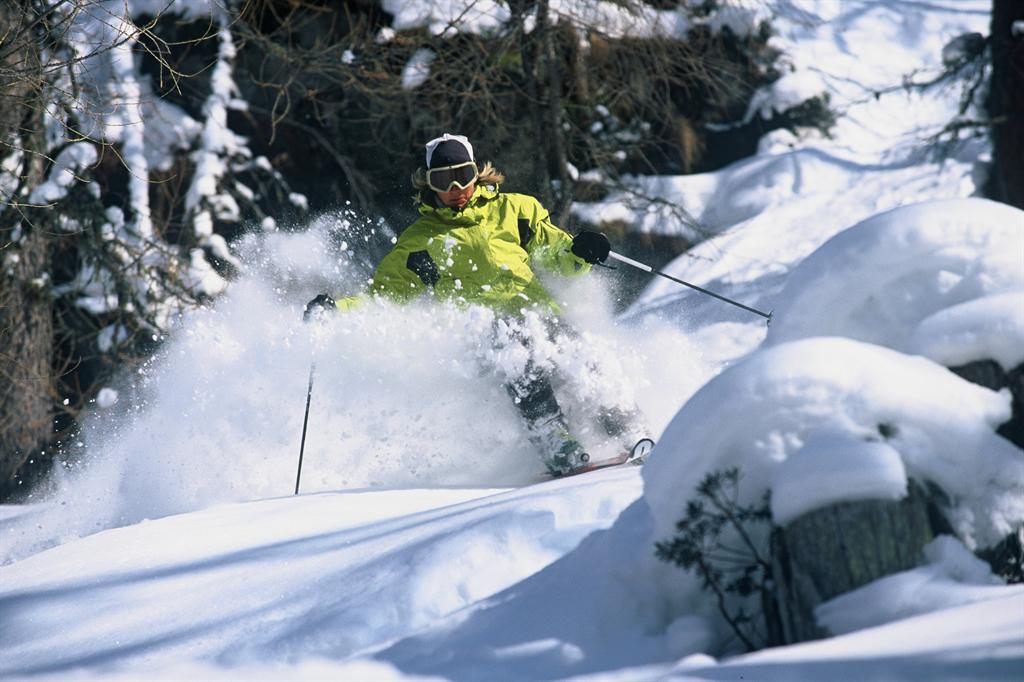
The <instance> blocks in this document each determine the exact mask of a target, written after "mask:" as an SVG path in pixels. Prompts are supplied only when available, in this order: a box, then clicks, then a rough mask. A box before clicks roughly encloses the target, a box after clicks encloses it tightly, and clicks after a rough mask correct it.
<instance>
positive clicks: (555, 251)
mask: <svg viewBox="0 0 1024 682" xmlns="http://www.w3.org/2000/svg"><path fill="white" fill-rule="evenodd" d="M523 213H525V214H526V215H523ZM520 215H521V220H523V219H527V220H529V229H530V230H531V231H532V232H533V234H532V235H530V236H529V239H527V240H526V243H525V248H526V251H527V253H529V254H530V259H531V260H532V261H533V262H534V263H537V264H538V265H540V266H541V267H543V268H544V269H546V270H550V271H551V272H557V273H558V274H560V275H565V276H567V277H569V276H573V275H581V274H583V273H585V272H589V270H590V264H589V263H587V262H586V261H585V260H583V259H582V258H580V257H578V256H576V255H575V254H574V253H573V252H572V250H571V249H572V237H571V236H570V235H569V234H568V233H567V232H565V231H564V230H562V229H561V228H559V227H557V226H556V225H555V224H554V223H552V222H551V216H550V215H549V214H548V212H547V210H546V209H545V208H544V207H543V206H542V205H541V204H540V202H539V201H537V200H536V199H533V198H532V197H530V201H529V202H527V203H526V205H525V206H524V207H523V212H522V213H521V214H520Z"/></svg>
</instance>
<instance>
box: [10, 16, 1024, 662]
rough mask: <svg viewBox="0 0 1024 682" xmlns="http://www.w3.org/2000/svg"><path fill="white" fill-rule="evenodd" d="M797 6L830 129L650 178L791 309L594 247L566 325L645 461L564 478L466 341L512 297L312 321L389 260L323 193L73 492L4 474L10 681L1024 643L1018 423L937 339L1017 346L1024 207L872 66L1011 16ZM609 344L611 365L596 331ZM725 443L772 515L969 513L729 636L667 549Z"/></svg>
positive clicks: (199, 323) (125, 398)
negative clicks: (766, 634) (302, 228)
mask: <svg viewBox="0 0 1024 682" xmlns="http://www.w3.org/2000/svg"><path fill="white" fill-rule="evenodd" d="M410 4H412V3H410ZM778 7H780V8H782V10H783V11H782V16H780V17H779V18H778V19H777V20H776V27H777V29H778V30H779V31H780V33H781V35H780V37H779V39H778V40H779V41H780V43H781V44H782V45H783V47H784V48H785V50H786V52H787V53H788V54H789V55H790V58H791V60H792V63H793V65H794V72H793V75H792V80H791V82H790V83H789V84H788V85H787V84H783V85H780V86H779V87H778V91H777V92H774V93H766V95H765V97H764V98H762V99H761V100H760V105H761V106H771V103H772V102H773V101H778V102H784V101H785V100H786V96H787V93H788V92H791V91H793V90H796V91H800V92H804V91H806V90H807V88H808V85H807V84H808V83H812V84H815V85H817V86H820V87H823V88H827V89H828V91H829V92H830V93H831V95H832V100H833V104H834V105H836V106H838V107H840V108H841V109H843V110H844V111H845V112H846V115H845V116H844V117H843V118H841V119H840V123H839V125H838V127H837V129H836V132H835V135H834V137H833V139H824V138H820V137H816V136H810V135H809V136H807V137H805V138H803V139H798V138H796V137H793V136H788V137H787V136H786V135H783V134H775V135H772V136H770V138H769V139H766V140H765V141H764V142H763V144H762V151H761V153H760V154H759V155H758V156H757V157H755V158H752V159H748V160H745V161H742V162H739V163H737V164H734V165H732V166H730V167H728V168H725V169H723V170H722V171H720V172H717V173H713V174H708V175H705V176H697V177H684V178H661V179H655V180H651V181H649V182H651V183H653V184H656V185H660V187H661V191H662V192H663V193H674V195H675V196H677V197H683V198H684V200H685V202H686V205H687V208H688V210H690V212H691V213H692V214H694V215H698V216H700V217H701V219H702V221H703V222H704V223H705V224H706V225H709V226H711V227H713V228H714V231H715V232H716V233H717V236H716V237H714V238H712V239H710V240H708V241H707V242H705V243H703V244H702V245H700V246H699V247H698V248H697V249H696V250H695V253H693V254H692V255H689V256H684V257H682V258H680V259H679V260H678V261H676V262H675V263H673V264H672V266H671V267H670V268H668V269H669V270H670V271H671V272H672V273H673V274H674V275H676V276H678V277H682V278H684V279H686V280H687V281H691V282H694V283H696V284H699V285H702V286H706V287H708V288H710V289H712V290H714V291H718V292H720V293H723V294H725V295H727V296H730V297H732V298H735V299H737V300H740V301H743V302H744V303H747V304H749V305H755V306H757V307H759V308H762V309H766V310H767V309H771V310H774V318H773V323H772V326H771V328H770V329H766V327H765V325H764V322H763V320H762V319H760V318H758V317H756V316H753V315H750V314H748V313H745V312H743V311H740V310H738V309H734V308H732V307H730V306H727V305H725V304H723V303H721V302H720V301H715V300H713V299H709V298H707V297H704V296H702V295H701V294H699V293H696V292H693V291H691V290H688V289H685V288H680V287H679V286H678V285H675V284H673V283H671V282H667V281H654V282H652V285H651V287H650V288H649V289H648V290H647V291H646V292H645V293H644V294H643V296H642V298H641V299H640V300H639V301H638V302H637V303H636V304H635V305H634V306H633V307H632V308H631V309H630V310H629V311H627V314H626V315H624V316H623V317H622V318H620V319H617V320H614V319H612V318H611V316H610V313H609V305H608V304H607V297H606V295H605V292H603V291H602V290H601V287H600V283H599V282H597V281H595V280H594V279H591V280H589V281H586V282H580V283H575V284H573V285H572V286H569V287H566V288H564V289H561V290H560V292H559V295H560V297H562V298H564V299H566V301H567V302H568V303H569V308H570V309H571V310H572V311H573V313H572V315H573V317H574V319H575V321H576V322H577V324H578V326H580V327H581V328H582V329H583V330H584V334H583V336H582V337H581V339H579V340H578V341H576V342H574V343H573V344H570V345H569V346H568V347H565V348H552V349H549V350H550V352H551V354H552V359H553V360H554V361H556V362H558V363H559V364H560V365H562V366H563V367H564V368H566V370H567V371H566V374H567V375H568V384H567V385H566V386H565V387H564V388H565V390H567V391H569V392H572V393H573V394H574V395H577V396H583V397H584V398H585V397H587V396H588V392H591V391H596V390H598V389H597V388H595V386H596V385H598V384H601V385H603V386H605V387H608V386H611V387H613V388H614V389H615V390H618V391H622V392H624V393H633V394H635V396H636V398H637V400H638V402H639V404H640V406H641V408H642V409H643V411H644V413H645V415H646V417H647V420H648V423H649V426H650V428H651V431H652V435H654V436H656V437H658V440H659V443H658V446H657V447H656V449H655V451H654V453H653V454H652V456H651V458H650V460H649V462H648V463H647V464H646V465H645V466H644V467H643V468H642V469H641V468H626V469H614V470H606V471H601V472H596V473H593V474H588V475H585V476H580V477H576V478H571V479H568V480H559V481H549V482H536V481H537V479H538V475H539V473H540V465H539V462H538V461H537V460H536V456H535V455H534V454H533V453H530V452H528V451H526V449H525V448H524V440H523V434H522V432H521V427H520V425H519V423H518V419H517V417H516V414H515V411H514V409H513V408H512V407H511V405H510V404H509V402H508V400H507V397H506V396H505V395H504V391H503V389H502V388H501V387H500V385H496V382H494V380H493V377H490V376H488V375H486V374H483V375H482V374H481V371H480V363H479V361H478V360H477V358H476V357H475V355H474V354H475V353H476V352H478V341H477V339H479V337H480V336H481V334H482V332H483V330H485V329H488V328H489V325H490V321H489V319H487V317H486V315H482V314H481V313H479V312H472V311H470V312H465V311H458V310H453V309H443V310H440V311H439V310H436V309H433V310H432V309H428V308H425V307H424V308H420V307H413V308H408V309H403V310H401V311H399V310H396V309H394V308H390V307H388V306H386V305H380V306H368V307H367V308H365V309H362V310H359V311H355V312H353V313H351V314H349V315H346V316H344V318H341V319H336V320H333V321H331V322H329V323H327V324H324V325H302V324H300V323H298V318H299V316H300V309H301V304H302V302H303V301H305V300H307V299H308V298H309V294H310V293H311V292H315V291H316V290H317V288H318V287H320V286H322V285H323V283H324V282H326V281H328V280H332V281H335V282H336V281H338V280H341V281H343V282H346V283H348V284H350V285H355V284H356V283H357V282H358V280H359V279H360V278H361V277H363V276H364V273H362V272H361V271H359V270H358V268H355V267H354V266H352V265H351V261H350V260H349V259H347V258H346V256H345V254H347V253H349V252H348V251H346V252H342V258H341V260H338V258H337V255H336V252H334V251H332V250H331V249H330V248H329V247H328V246H326V241H327V240H325V239H324V238H323V235H324V233H325V231H326V230H327V228H328V227H329V225H318V226H317V227H316V228H315V229H313V230H311V231H310V232H308V233H305V234H299V235H294V234H293V235H286V234H274V235H271V236H269V237H268V238H267V239H266V240H265V241H263V242H261V243H259V244H255V243H254V244H249V245H247V246H246V247H245V248H244V249H243V252H244V253H243V254H242V256H243V260H244V261H245V262H246V263H247V264H248V265H247V267H248V272H249V274H248V275H247V276H246V277H245V278H244V279H243V280H242V281H240V282H238V283H236V284H234V285H232V287H231V289H230V290H229V292H228V293H227V295H226V296H225V297H224V298H222V299H221V300H220V301H218V303H217V304H216V305H215V306H214V307H213V308H211V309H209V310H204V311H199V312H198V313H196V314H194V315H192V316H191V317H190V318H189V319H187V320H186V321H185V322H184V324H183V325H182V327H181V328H180V330H179V332H178V334H177V336H176V337H175V338H173V339H172V340H171V341H170V342H169V343H168V344H167V346H166V348H165V350H164V351H163V352H162V353H161V355H160V357H158V358H156V359H155V360H154V361H153V362H152V363H151V364H150V365H148V366H147V367H145V368H143V369H142V370H141V371H140V372H139V373H137V374H135V375H133V376H129V377H125V378H124V379H123V381H122V383H121V384H119V385H117V386H112V387H110V390H109V391H107V392H105V393H104V394H102V399H101V400H99V401H98V404H97V406H96V407H97V409H96V414H95V416H94V418H93V419H92V420H91V421H90V422H89V424H88V427H87V429H86V431H85V433H84V434H83V437H82V444H81V446H80V448H79V450H80V451H81V452H80V455H79V456H78V457H76V460H77V461H76V463H75V464H74V465H73V466H71V467H69V468H68V469H67V470H66V471H64V472H63V473H62V475H61V476H60V477H58V478H57V479H56V480H55V481H54V482H53V483H52V486H51V488H50V489H49V490H48V491H46V492H44V493H40V494H39V495H37V496H36V498H35V499H34V500H33V501H32V502H30V503H29V504H25V505H18V506H6V507H0V558H2V561H3V563H4V564H5V565H3V566H0V676H3V677H4V678H5V679H6V678H20V677H33V678H36V677H41V678H51V679H76V678H80V679H93V678H101V679H112V680H115V679H125V680H127V679H140V678H144V679H168V680H169V679H182V678H186V677H187V678H194V679H214V680H220V679H252V678H257V679H282V680H284V679H310V680H315V679H359V680H363V679H365V680H374V679H395V678H406V679H418V678H421V677H422V678H440V679H459V680H471V679H480V680H489V679H503V680H533V679H565V678H579V679H598V678H599V679H602V680H650V679H670V680H714V679H767V680H776V679H814V680H821V679H840V678H841V679H886V680H892V679H902V680H920V679H948V680H964V679H1006V680H1009V679H1019V678H1020V677H1021V676H1022V675H1024V587H1020V586H1006V585H1003V584H1001V583H1000V581H999V580H998V579H997V578H995V577H994V576H992V575H991V574H990V572H989V570H988V567H987V566H986V565H985V564H983V563H982V562H980V561H979V560H978V559H976V558H975V557H974V556H973V555H972V554H971V553H970V552H969V551H968V548H967V547H968V546H969V547H971V548H974V547H978V546H986V545H988V544H991V543H992V542H993V541H994V540H997V539H999V538H1001V537H1002V536H1003V535H1004V534H1005V533H1006V532H1008V531H1009V530H1010V529H1011V528H1013V527H1015V526H1018V525H1019V524H1021V522H1022V521H1024V492H1022V491H1024V453H1022V452H1021V450H1020V449H1018V448H1016V447H1014V446H1013V445H1011V444H1010V443H1008V442H1007V441H1005V440H1003V439H1002V438H1000V437H998V436H996V435H995V434H994V428H995V426H996V425H998V424H999V423H1001V422H1002V421H1004V420H1005V419H1006V418H1007V417H1008V415H1009V409H1010V408H1009V399H1008V396H1007V395H1006V394H1005V393H995V392H992V391H989V390H987V389H983V388H980V387H977V386H974V385H972V384H969V383H967V382H965V381H963V380H961V379H959V378H958V377H956V376H955V375H953V374H951V373H950V372H948V371H947V370H946V369H944V368H943V367H942V365H941V364H940V363H948V364H951V365H956V364H963V363H965V362H969V361H971V360H975V359H981V358H992V359H995V360H996V361H997V362H999V363H1000V364H1001V365H1003V366H1004V367H1006V368H1010V367H1014V366H1016V365H1018V364H1020V363H1021V362H1022V361H1024V343H1021V340H1022V339H1024V230H1022V229H1021V228H1022V227H1024V213H1022V212H1020V211H1016V210H1015V209H1010V208H1007V207H1005V206H1000V205H996V204H993V203H991V202H987V201H984V200H981V199H968V198H964V197H969V196H971V195H972V194H974V193H976V190H977V185H978V182H979V180H978V178H979V175H978V173H979V165H978V164H977V163H976V161H977V159H978V155H979V154H980V153H982V152H984V149H983V148H979V146H978V145H971V146H968V147H966V148H964V149H962V150H960V152H959V155H958V156H956V157H954V158H952V159H948V160H946V161H944V162H939V161H936V160H935V159H933V158H932V157H930V156H929V155H928V154H927V153H926V150H925V149H924V143H923V140H924V139H925V138H926V137H927V136H928V135H929V134H931V133H934V132H935V130H936V129H937V127H938V126H941V125H942V124H943V123H944V122H945V121H946V120H948V118H949V117H951V116H952V114H953V110H954V107H955V101H956V93H954V92H949V91H940V92H935V93H932V94H930V95H920V94H907V93H905V92H902V91H893V92H888V93H886V94H883V95H881V96H880V97H878V98H876V97H874V96H873V94H872V93H873V90H874V89H881V88H885V87H887V86H891V85H893V84H896V83H899V82H900V80H901V78H902V77H903V76H904V75H906V74H909V73H911V72H912V71H915V70H924V71H927V70H928V69H934V68H936V66H937V64H938V63H939V59H940V57H939V55H940V52H941V48H942V46H943V44H944V43H945V42H946V41H947V40H949V39H951V38H952V37H954V36H956V35H958V34H960V33H962V32H964V31H967V30H974V31H980V32H983V33H985V32H987V22H988V3H987V2H984V1H977V2H971V1H965V2H952V1H951V0H946V1H945V2H929V3H921V2H910V1H907V2H901V1H899V0H890V1H888V2H881V1H878V2H875V1H869V0H863V1H857V0H849V1H844V2H841V3H840V2H830V1H828V0H821V1H819V2H810V1H806V2H799V3H790V2H785V3H782V2H780V3H778ZM787 88H788V89H787ZM755 113H756V112H755ZM648 189H650V188H648ZM911 204H913V205H911ZM582 208H583V209H585V210H587V211H601V210H605V211H608V213H609V215H612V214H614V215H620V216H621V215H622V211H623V210H624V207H623V206H621V205H617V204H615V203H614V200H613V201H612V202H611V203H609V204H606V205H605V206H604V207H603V208H602V207H595V206H588V207H582ZM325 222H326V223H329V222H330V221H329V220H327V221H325ZM321 228H323V229H321ZM638 228H640V229H653V226H651V225H647V224H645V223H643V221H642V220H638ZM612 357H615V358H616V359H617V364H618V371H617V372H612V371H610V370H609V371H606V372H605V374H604V375H603V376H601V377H597V376H595V375H594V373H593V371H592V369H591V368H590V365H589V364H588V363H587V362H583V361H582V359H594V360H597V361H598V363H599V364H602V363H601V361H602V360H604V361H606V362H604V363H603V364H604V365H605V366H607V367H611V366H614V365H615V363H611V362H610V361H609V360H610V358H612ZM314 361H315V363H316V365H315V366H316V371H315V373H314V375H313V378H314V386H313V394H312V395H313V398H312V408H311V411H310V417H309V434H308V437H307V441H306V450H305V455H304V462H303V473H302V491H303V494H302V495H299V496H293V495H292V494H291V493H292V491H293V488H294V486H295V475H296V464H297V461H296V460H297V454H298V444H299V434H300V433H301V430H302V420H303V407H304V406H305V402H304V401H305V396H306V389H307V382H308V380H309V377H310V366H311V363H313V362H314ZM733 465H738V466H740V467H742V470H743V479H742V481H741V485H740V495H741V498H742V499H744V500H756V499H759V498H760V496H761V495H762V494H763V493H764V492H766V491H772V492H773V497H772V508H773V512H774V514H775V516H776V520H778V521H780V522H781V521H782V520H785V519H790V518H794V517H795V516H796V515H798V514H800V513H802V512H803V511H806V510H808V509H813V508H815V507H817V506H820V505H823V504H828V503H830V502H835V501H840V500H846V499H858V498H864V497H869V498H882V499H893V498H898V497H900V496H902V495H903V494H904V493H905V491H906V487H907V483H908V479H910V478H927V479H929V480H932V481H934V482H935V483H937V484H939V485H940V486H941V487H943V489H944V490H945V491H946V492H947V494H949V495H950V497H951V499H952V500H953V504H952V506H951V508H950V511H949V520H950V521H951V523H952V525H953V527H954V528H955V530H956V531H957V533H958V538H953V537H949V536H943V537H940V538H938V539H937V540H935V541H934V542H933V543H931V544H930V545H929V546H928V547H927V548H926V549H925V552H924V556H923V557H922V561H921V565H920V566H919V567H918V568H915V569H913V570H911V571H907V572H904V573H901V574H897V575H894V576H889V577H887V578H885V579H883V580H880V581H877V582H876V583H872V584H870V585H867V586H864V587H863V588H861V589H859V590H856V591H855V592H852V593H849V594H846V595H842V596H841V597H839V598H837V599H835V600H833V601H832V602H829V603H826V604H825V605H823V606H822V608H821V609H820V610H819V612H818V617H819V620H820V622H821V623H822V624H824V625H826V626H827V627H829V628H830V630H831V631H832V632H833V633H836V636H835V637H832V638H829V639H826V640H822V641H819V642H812V643H807V644H803V645H798V646H791V647H781V648H777V649H772V650H766V651H761V652H758V653H754V654H747V655H737V653H736V651H735V648H734V645H733V644H731V643H730V637H729V634H728V632H727V629H726V627H725V626H724V625H723V622H722V621H721V619H720V618H719V617H718V616H717V613H716V609H715V606H714V604H713V602H712V600H711V599H710V597H709V596H708V595H706V594H705V593H703V592H702V591H701V590H700V589H699V586H698V581H697V579H696V578H695V577H694V576H692V575H688V574H685V573H683V572H682V571H680V570H679V569H677V568H674V567H671V566H669V565H667V564H665V563H662V562H660V561H658V560H656V559H655V558H654V543H655V542H657V541H659V540H664V539H666V538H667V537H669V536H671V534H672V533H673V529H674V524H675V522H676V520H678V518H679V517H680V516H681V515H682V512H683V509H684V507H685V503H686V500H687V497H688V496H689V495H691V494H692V491H693V489H694V486H695V485H696V484H697V483H698V482H699V481H700V479H701V478H702V477H703V475H704V474H705V473H707V472H709V471H713V470H716V469H722V468H725V467H728V466H733Z"/></svg>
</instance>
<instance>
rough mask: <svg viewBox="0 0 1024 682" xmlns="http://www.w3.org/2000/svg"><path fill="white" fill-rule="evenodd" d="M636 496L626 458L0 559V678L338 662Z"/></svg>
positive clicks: (578, 534)
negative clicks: (492, 486) (554, 477)
mask: <svg viewBox="0 0 1024 682" xmlns="http://www.w3.org/2000/svg"><path fill="white" fill-rule="evenodd" d="M638 494H639V476H638V472H637V471H636V470H635V469H627V470H621V471H608V472H603V473H602V475H597V476H592V477H586V478H582V479H577V480H573V481H559V482H552V483H548V484H544V485H541V486H536V487H534V488H531V489H528V490H522V491H512V492H502V493H493V492H492V491H484V490H465V491H443V490H429V491H424V490H419V491H417V490H403V491H379V492H370V491H365V492H352V493H324V494H319V495H304V496H300V497H297V498H296V497H288V498H279V499H271V500H265V501H261V502H252V503H245V504H238V505H227V506H221V507H214V508H211V509H207V510H205V511H202V512H193V513H191V514H183V515H180V516H173V517H168V518H165V519H161V520H158V521H151V522H148V523H143V524H138V525H135V526H131V527H127V528H120V529H115V530H109V531H105V532H102V533H98V534H95V535H92V536H90V537H88V538H85V539H83V540H80V541H78V542H74V543H69V544H67V545H62V546H60V547H57V548H54V549H52V550H49V551H46V552H42V553H40V554H36V555H34V556H32V557H30V558H28V559H25V560H23V561H20V562H18V563H15V564H12V565H9V566H4V567H0V613H2V614H3V621H2V623H3V624H2V631H3V636H2V637H0V677H7V676H10V675H18V674H34V673H56V672H60V671H68V670H70V669H74V668H78V667H83V666H86V667H95V666H104V667H114V668H121V667H123V666H126V665H128V666H131V667H132V668H133V669H136V670H155V669H157V668H161V667H165V666H170V665H175V664H180V663H181V662H183V661H206V662H208V663H212V662H214V661H216V662H217V663H218V664H219V665H222V666H228V667H236V666H241V667H243V668H244V667H246V666H254V665H260V664H268V663H276V664H283V663H285V662H289V661H296V660H300V659H307V658H317V657H330V658H333V659H342V658H345V657H347V656H349V655H351V654H352V653H354V652H356V651H358V650H360V649H362V648H364V647H371V646H377V645H379V644H380V643H382V642H387V641H390V640H392V639H394V638H396V637H402V636H404V635H407V634H410V633H412V632H415V631H416V630H418V629H420V628H423V627H425V626H428V625H430V624H431V623H433V622H434V621H436V620H438V619H439V618H441V617H443V616H445V615H447V614H449V613H451V612H453V611H455V610H457V609H459V608H461V607H463V606H466V605H467V604H471V603H474V602H477V601H480V600H482V599H485V598H486V597H488V596H490V595H491V594H493V593H494V592H496V591H498V590H500V589H503V588H505V587H507V586H509V585H511V584H513V583H515V582H517V581H519V580H521V579H522V578H524V577H526V576H528V575H531V574H533V573H535V572H536V571H538V570H540V569H541V568H543V567H544V566H545V565H547V564H549V563H550V562H551V561H553V560H555V559H557V558H558V557H559V556H561V555H563V554H564V553H566V552H567V551H569V550H570V549H571V548H572V547H574V546H575V545H576V543H578V542H579V540H580V539H581V538H582V537H583V536H585V535H587V534H588V533H590V532H591V531H593V530H595V529H599V528H602V527H606V526H607V525H608V524H610V523H611V522H612V520H614V519H615V517H616V516H617V515H618V513H619V511H620V510H621V509H622V508H623V507H624V506H625V505H627V504H628V503H630V502H631V501H632V500H634V499H635V498H636V497H637V495H638ZM145 676H146V675H143V677H145Z"/></svg>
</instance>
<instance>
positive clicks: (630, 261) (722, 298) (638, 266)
mask: <svg viewBox="0 0 1024 682" xmlns="http://www.w3.org/2000/svg"><path fill="white" fill-rule="evenodd" d="M608 255H609V256H611V257H612V258H614V259H615V260H617V261H620V262H622V263H625V264H626V265H631V266H633V267H634V268H636V269H638V270H643V271H644V272H649V273H651V274H652V275H658V276H659V277H664V278H665V279H670V280H672V281H673V282H675V283H677V284H682V285H683V286H687V287H690V288H691V289H696V290H697V291H699V292H700V293H702V294H707V295H708V296H713V297H714V298H717V299H718V300H719V301H725V302H726V303H731V304H732V305H734V306H736V307H737V308H743V309H744V310H746V311H748V312H751V313H754V314H755V315H760V316H761V317H763V318H765V319H766V320H767V321H768V324H771V323H772V313H771V311H768V312H762V311H760V310H758V309H757V308H751V307H750V306H748V305H743V304H742V303H739V302H737V301H734V300H732V299H731V298H726V297H725V296H722V295H720V294H716V293H715V292H713V291H708V290H707V289H705V288H703V287H699V286H697V285H696V284H690V283H689V282H684V281H683V280H681V279H678V278H676V277H673V276H672V275H668V274H665V273H664V272H662V271H661V270H655V269H654V268H652V267H651V266H650V265H645V264H644V263H641V262H639V261H635V260H633V259H632V258H627V257H626V256H623V255H622V254H621V253H615V252H614V251H610V252H609V253H608Z"/></svg>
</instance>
